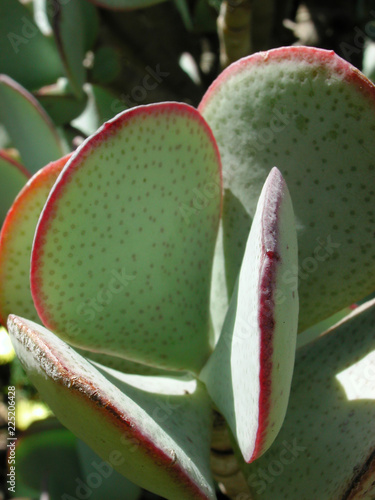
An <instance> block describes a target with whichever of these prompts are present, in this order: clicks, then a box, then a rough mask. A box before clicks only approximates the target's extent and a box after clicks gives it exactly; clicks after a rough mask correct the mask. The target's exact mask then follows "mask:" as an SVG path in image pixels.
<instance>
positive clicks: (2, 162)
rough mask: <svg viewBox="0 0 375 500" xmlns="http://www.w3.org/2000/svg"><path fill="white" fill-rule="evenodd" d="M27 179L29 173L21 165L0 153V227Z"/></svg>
mask: <svg viewBox="0 0 375 500" xmlns="http://www.w3.org/2000/svg"><path fill="white" fill-rule="evenodd" d="M29 178H30V174H29V172H27V170H26V169H24V168H23V166H22V165H20V164H19V163H17V162H16V161H14V160H13V158H11V157H10V156H8V155H7V154H6V153H4V152H3V151H0V179H1V184H0V227H1V226H2V224H3V221H4V219H5V216H6V214H7V212H8V210H9V208H10V206H11V205H12V203H13V201H14V198H15V197H16V196H17V194H18V193H19V192H20V191H21V189H22V188H23V186H24V185H25V184H26V182H27V180H28V179H29Z"/></svg>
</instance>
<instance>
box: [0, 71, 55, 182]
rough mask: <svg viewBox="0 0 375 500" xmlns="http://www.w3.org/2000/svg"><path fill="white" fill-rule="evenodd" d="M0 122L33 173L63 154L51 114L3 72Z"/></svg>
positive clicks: (0, 81)
mask: <svg viewBox="0 0 375 500" xmlns="http://www.w3.org/2000/svg"><path fill="white" fill-rule="evenodd" d="M0 122H1V123H2V124H3V125H4V126H5V128H6V130H7V132H8V134H9V136H10V137H11V140H12V143H13V145H14V147H16V148H17V149H18V151H19V152H20V155H21V157H22V162H23V164H24V165H25V166H26V168H27V169H28V170H29V171H30V172H31V173H35V172H36V171H37V170H39V169H40V168H42V167H43V166H44V165H46V164H47V163H49V162H50V161H53V160H56V159H58V158H60V157H61V156H63V154H64V151H63V146H62V144H61V140H60V138H59V136H58V135H57V133H56V131H55V129H54V126H53V124H52V122H51V120H50V118H49V117H48V115H47V113H46V112H45V111H44V109H43V108H42V107H41V106H40V104H39V103H38V101H37V100H36V99H35V98H34V97H33V96H32V95H31V94H30V93H29V92H27V91H26V90H25V89H24V88H23V87H21V86H20V85H19V84H18V83H16V82H15V81H13V80H12V79H11V78H9V77H8V76H6V75H0ZM41 145H43V147H41Z"/></svg>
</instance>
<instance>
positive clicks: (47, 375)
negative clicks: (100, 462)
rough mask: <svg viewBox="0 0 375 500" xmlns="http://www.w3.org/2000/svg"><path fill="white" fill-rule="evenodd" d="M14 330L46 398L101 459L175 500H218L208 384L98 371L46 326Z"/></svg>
mask: <svg viewBox="0 0 375 500" xmlns="http://www.w3.org/2000/svg"><path fill="white" fill-rule="evenodd" d="M8 330H9V332H10V335H11V338H12V342H13V345H14V347H15V349H16V352H17V355H18V357H19V358H20V360H21V362H22V364H23V366H24V368H25V370H26V372H27V375H28V377H29V378H30V380H31V381H32V382H33V383H34V384H35V385H36V387H37V388H38V390H39V392H40V394H41V396H42V397H43V399H45V400H46V401H47V402H48V404H49V405H50V407H51V409H52V410H53V412H54V414H55V415H56V416H57V418H58V419H59V420H60V421H61V422H62V423H63V425H65V426H66V427H68V428H69V429H70V430H71V431H72V432H73V433H74V434H76V435H77V436H78V437H79V438H81V439H82V440H83V441H84V442H86V443H87V444H89V445H90V446H91V447H92V448H93V449H94V451H95V452H96V453H98V454H99V456H100V457H101V458H103V459H104V460H107V461H108V462H109V463H110V464H111V465H113V467H114V468H116V470H118V471H119V472H120V473H122V474H124V475H125V476H126V477H128V478H129V479H130V480H132V481H134V482H135V483H137V484H139V485H140V486H142V487H144V488H147V489H149V490H151V491H153V492H155V493H157V494H159V495H161V496H163V497H165V498H167V499H170V500H175V499H176V498H179V499H181V500H193V499H215V493H214V488H213V484H212V479H211V476H210V471H209V446H210V432H211V431H210V429H211V422H210V403H209V400H208V395H207V392H206V390H205V388H204V387H203V385H201V384H200V383H199V382H197V381H196V380H194V379H189V380H178V379H171V378H163V377H156V378H153V377H141V376H135V375H133V376H130V375H124V374H120V373H118V372H115V371H114V370H110V369H109V368H107V369H104V368H99V367H95V366H93V365H92V364H91V363H89V362H88V361H87V360H85V359H84V358H82V357H81V356H79V355H78V354H77V353H76V352H75V351H74V350H73V349H72V348H71V347H69V346H68V345H67V344H65V343H64V342H63V341H62V340H60V339H59V338H58V337H56V336H55V335H54V334H52V333H51V332H49V331H48V330H46V329H45V328H43V327H41V326H39V325H37V324H35V323H32V322H30V321H27V320H24V319H22V318H18V317H15V316H10V317H9V321H8Z"/></svg>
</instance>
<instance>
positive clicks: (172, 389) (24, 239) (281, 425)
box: [0, 47, 375, 500]
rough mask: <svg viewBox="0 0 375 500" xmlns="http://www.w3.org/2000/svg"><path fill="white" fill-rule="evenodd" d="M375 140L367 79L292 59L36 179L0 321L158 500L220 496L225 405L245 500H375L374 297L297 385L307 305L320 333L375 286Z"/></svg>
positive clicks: (275, 58) (7, 230) (28, 364)
mask: <svg viewBox="0 0 375 500" xmlns="http://www.w3.org/2000/svg"><path fill="white" fill-rule="evenodd" d="M374 131H375V89H374V87H373V85H372V84H371V83H370V82H369V81H368V80H367V79H366V78H365V77H363V75H361V74H360V73H359V72H358V70H356V69H354V68H353V67H352V66H350V65H349V64H348V63H346V62H344V61H342V60H341V59H339V58H338V57H337V56H335V55H334V54H333V53H331V52H327V51H323V50H318V49H312V48H306V47H292V48H283V49H276V50H273V51H270V52H267V53H261V54H256V55H254V56H250V57H248V58H245V59H243V60H241V61H239V62H237V63H235V64H234V65H232V66H230V67H229V68H228V69H227V70H226V71H225V72H224V73H223V74H222V75H221V76H220V77H219V78H218V80H217V81H216V82H214V84H213V85H212V87H211V88H210V89H209V90H208V92H207V94H206V96H205V97H204V98H203V100H202V103H201V105H200V106H199V109H198V111H197V110H195V109H193V108H191V107H189V106H187V105H184V104H177V103H163V104H157V105H150V106H144V107H138V108H135V109H133V110H130V111H127V112H124V113H122V114H120V115H118V116H117V117H115V118H114V119H113V120H112V121H110V122H108V123H106V124H104V125H103V127H102V128H101V129H100V130H99V131H98V132H97V133H96V134H94V135H93V136H92V137H90V138H89V139H88V140H87V141H85V143H84V144H83V145H82V146H81V147H80V148H78V150H77V151H76V152H75V153H73V155H72V156H71V157H70V158H64V159H62V160H61V161H58V162H55V163H52V164H50V165H48V166H47V167H45V168H44V169H43V170H41V171H40V172H39V173H37V174H36V175H35V176H34V177H33V179H32V180H31V181H30V182H29V183H28V185H27V186H26V188H24V190H23V191H22V192H21V193H20V195H19V197H18V198H17V200H16V201H15V203H14V205H13V207H12V209H11V211H10V212H9V214H8V217H7V219H6V221H5V224H4V226H3V229H2V233H1V239H0V264H1V270H0V273H1V281H0V312H1V317H2V320H3V321H5V319H6V317H7V316H8V314H11V315H10V317H9V320H8V328H9V332H10V334H11V336H12V338H13V342H14V346H15V349H16V351H17V353H18V355H19V357H20V359H21V361H22V362H23V364H24V366H25V368H26V371H27V373H28V374H29V377H30V379H31V380H32V381H33V382H34V383H35V385H36V386H37V387H38V389H39V390H40V392H41V394H42V396H43V397H44V398H45V400H46V401H47V402H48V403H49V404H50V405H51V408H52V409H53V411H54V412H55V414H56V415H57V416H58V418H59V419H60V420H61V421H62V422H63V424H64V425H66V426H67V427H69V428H70V429H71V430H72V431H73V432H74V433H75V434H77V435H78V436H79V437H81V438H82V439H83V440H84V441H86V442H87V443H88V444H89V445H90V446H92V447H93V449H94V450H95V451H96V452H97V453H99V455H101V456H102V457H103V458H104V459H106V460H108V461H109V462H110V463H112V465H113V466H114V467H117V469H118V470H119V471H120V472H121V473H123V474H124V475H126V476H127V477H129V478H130V479H131V480H133V481H134V482H136V483H138V484H140V485H141V486H143V487H145V488H147V489H150V490H152V491H154V492H156V493H158V494H160V495H162V496H164V497H166V498H169V499H187V500H188V499H193V498H206V499H208V498H209V499H214V498H215V490H214V484H213V478H212V471H211V470H210V464H209V451H210V441H211V431H212V410H213V407H215V409H216V411H218V412H220V413H221V414H222V415H223V416H224V417H225V419H226V421H227V424H228V427H229V429H230V432H231V435H232V439H233V443H232V444H233V447H234V449H235V453H236V455H237V463H238V464H239V467H240V469H241V471H238V472H237V471H236V470H234V471H232V472H233V474H232V476H233V477H235V480H234V482H233V481H232V482H231V483H230V482H229V481H226V480H225V479H223V482H224V483H225V482H227V491H228V493H229V494H231V495H232V496H233V497H235V495H237V494H238V493H240V492H241V494H242V495H245V496H243V497H241V498H247V497H246V495H249V494H251V498H256V499H258V498H259V499H262V498H283V499H284V498H287V499H296V500H297V499H300V498H306V499H311V500H312V499H316V498H319V499H321V500H325V499H326V500H331V499H336V498H337V499H338V498H343V497H345V498H346V497H347V498H371V495H372V494H373V490H371V488H373V486H371V484H372V480H373V476H372V471H373V469H374V464H373V453H374V447H375V439H374V437H373V435H372V434H371V428H372V426H371V421H372V420H373V419H374V417H375V405H374V404H373V402H372V401H371V400H372V399H374V397H375V384H374V377H372V379H371V377H368V376H367V375H366V373H368V368H365V367H366V366H367V367H368V366H371V363H372V362H373V353H372V348H373V345H372V344H373V340H374V335H375V331H374V303H371V302H369V303H368V304H366V305H365V306H363V307H362V308H361V309H359V310H358V311H356V312H355V314H354V315H352V316H351V317H349V318H346V319H345V320H344V322H343V323H342V324H340V325H339V326H337V327H334V328H333V330H332V331H331V332H330V333H329V334H327V335H326V336H324V337H323V338H321V339H320V338H319V339H317V340H315V342H314V343H312V344H308V345H306V346H305V347H303V348H301V349H299V350H298V351H297V364H296V368H295V374H294V377H293V383H292V374H293V368H294V359H295V350H296V349H295V344H296V333H297V330H298V311H299V330H300V331H301V332H303V331H304V330H305V329H306V328H307V327H308V326H310V325H312V324H314V323H316V322H318V321H320V320H324V319H325V318H327V317H328V316H329V315H331V314H333V313H335V312H337V311H339V310H340V309H342V308H344V307H347V306H350V305H351V304H353V303H354V302H356V301H358V300H360V299H362V298H363V297H365V296H366V295H368V294H369V293H371V292H373V289H374V268H375V263H374V255H375V252H374V248H373V234H372V232H373V224H374V213H373V205H372V204H371V199H372V198H371V197H373V192H374V181H375V178H374V175H375V168H374V165H375V161H374V158H375V146H374V141H373V134H374ZM220 157H221V160H220ZM274 165H277V167H278V169H277V168H272V167H273V166H274ZM280 172H281V173H280ZM56 179H57V180H56ZM55 180H56V182H55ZM263 184H264V185H263ZM286 185H288V188H289V190H290V194H289V191H288V188H287V187H286ZM262 186H263V188H262ZM292 204H293V208H294V213H293V208H292ZM31 207H32V209H33V212H32V216H31V213H30V212H29V210H30V208H31ZM40 212H41V215H40V217H39V213H40ZM29 214H30V221H28V222H29V223H27V224H26V218H27V217H29ZM38 217H39V220H38ZM31 219H32V220H31ZM220 220H221V222H220ZM219 224H220V226H219ZM35 226H36V231H35ZM21 227H22V229H19V228H21ZM250 228H251V230H250ZM17 229H19V230H17ZM218 229H219V233H218ZM249 231H250V232H249ZM34 232H35V235H34ZM217 234H219V236H218V237H217ZM296 236H297V237H296ZM297 239H298V253H299V264H298V262H297ZM215 245H216V246H215ZM15 253H17V258H15ZM30 253H31V273H30V276H31V287H30V286H29V284H28V273H29V268H30V264H29V258H30ZM212 265H213V270H212ZM19 266H23V267H22V273H20V272H19V269H20V267H19ZM211 270H212V272H211ZM298 281H299V290H300V293H299V295H300V301H299V307H298V294H297V282H298ZM12 288H14V290H16V291H17V290H18V292H16V293H13V291H12V293H10V292H9V290H12ZM30 288H31V292H32V293H30ZM15 315H17V316H15ZM18 315H19V316H21V317H19V316H18ZM22 317H26V318H27V319H22ZM41 323H43V324H44V325H45V327H42V326H40V324H41ZM47 328H48V329H47ZM68 344H70V345H71V346H73V347H70V346H69V345H68ZM361 359H365V361H363V363H362V364H361V362H360V360H361ZM361 370H362V373H365V375H364V377H365V379H366V380H365V383H361V384H359V383H357V386H356V388H357V389H358V390H357V391H356V394H355V398H354V399H366V401H360V402H355V401H354V402H353V401H352V400H351V399H350V397H349V396H346V397H344V393H343V388H345V390H348V386H349V385H350V383H354V384H355V382H353V380H354V381H355V380H358V377H359V378H360V377H361ZM366 370H367V371H366ZM362 378H363V375H362ZM340 384H341V385H340ZM291 385H292V392H291V397H290V404H289V406H288V400H289V392H290V387H291ZM352 392H353V391H352ZM319 395H321V397H320V396H319ZM285 415H286V416H285ZM284 418H285V421H284ZM358 426H360V429H361V430H358ZM280 429H281V430H280ZM267 450H268V451H267ZM285 450H286V451H285ZM336 450H338V451H336ZM336 452H337V453H339V454H340V456H342V457H343V460H341V461H340V460H339V463H337V460H336V459H335V458H334V456H335V454H336ZM114 453H115V454H116V457H117V458H118V456H119V455H118V454H120V456H121V458H122V460H121V464H119V463H115V462H116V460H115V458H114V457H115V455H114ZM286 455H287V457H286ZM245 462H249V464H248V465H245ZM275 463H280V464H281V466H282V472H280V474H277V473H275V474H273V473H272V471H273V470H274V469H271V468H270V467H271V465H272V464H275ZM312 469H313V472H312V471H311V470H312ZM264 470H266V474H264V473H263V474H262V473H260V472H259V471H264ZM278 470H280V467H279V469H278ZM267 471H268V472H267ZM235 473H237V475H236V474H235ZM218 475H220V474H218ZM336 476H337V478H336V479H334V480H333V479H332V478H333V477H336ZM233 477H232V479H233ZM307 481H309V488H308V491H307V492H306V486H304V485H306V482H307ZM233 483H234V484H233ZM247 490H249V491H250V493H248V492H247ZM310 493H311V494H310ZM309 495H310V496H309ZM345 495H346V496H345ZM350 495H351V496H350ZM360 495H362V496H360ZM366 495H367V497H366ZM248 498H250V496H249V497H248Z"/></svg>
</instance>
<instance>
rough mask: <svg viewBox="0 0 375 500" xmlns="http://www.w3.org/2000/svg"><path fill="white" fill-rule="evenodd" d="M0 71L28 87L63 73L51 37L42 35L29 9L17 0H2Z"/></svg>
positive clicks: (52, 81)
mask: <svg viewBox="0 0 375 500" xmlns="http://www.w3.org/2000/svg"><path fill="white" fill-rule="evenodd" d="M47 61H48V62H47ZM0 73H6V74H7V75H9V76H10V77H11V78H14V79H15V80H16V81H18V82H19V83H20V84H21V85H23V86H25V87H26V88H27V89H29V90H35V89H37V88H39V87H42V86H44V85H49V84H52V83H54V82H55V81H56V79H57V78H59V77H60V76H62V75H63V68H62V65H61V62H60V58H59V54H58V52H57V50H56V47H55V46H54V44H53V41H52V40H50V39H48V38H46V37H44V36H43V35H42V33H41V32H40V30H39V28H38V26H37V25H36V23H35V21H34V19H33V16H32V14H31V12H30V10H29V9H28V8H26V6H25V5H22V3H21V2H20V1H19V0H1V5H0Z"/></svg>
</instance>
